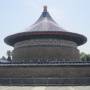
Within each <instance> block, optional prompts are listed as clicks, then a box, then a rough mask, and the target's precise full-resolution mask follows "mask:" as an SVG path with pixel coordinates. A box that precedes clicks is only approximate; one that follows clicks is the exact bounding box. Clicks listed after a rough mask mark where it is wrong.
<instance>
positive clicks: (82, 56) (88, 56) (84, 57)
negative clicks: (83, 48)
mask: <svg viewBox="0 0 90 90" xmlns="http://www.w3.org/2000/svg"><path fill="white" fill-rule="evenodd" d="M80 59H81V60H82V61H90V54H86V53H83V52H82V53H81V54H80Z"/></svg>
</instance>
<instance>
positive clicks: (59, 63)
mask: <svg viewBox="0 0 90 90" xmlns="http://www.w3.org/2000/svg"><path fill="white" fill-rule="evenodd" d="M4 41H5V42H6V43H7V44H8V45H10V46H13V47H14V50H13V51H12V59H11V60H9V61H8V62H7V63H1V64H0V84H1V85H47V86H49V85H51V86H52V85H55V86H57V85H89V84H90V72H89V71H90V62H87V61H82V60H80V53H79V50H78V49H77V47H78V46H80V45H83V44H84V43H86V41H87V38H86V37H85V36H83V35H81V34H77V33H73V32H69V31H67V30H64V29H63V28H61V27H60V26H59V25H58V24H57V23H56V22H55V21H54V20H53V18H52V17H51V16H50V14H49V12H48V11H47V6H44V9H43V12H42V14H41V16H40V17H39V19H38V20H37V21H36V22H35V23H34V24H33V25H31V26H30V27H29V28H28V30H25V31H24V32H20V33H16V34H14V35H10V36H8V37H6V38H5V40H4ZM9 58H10V54H9Z"/></svg>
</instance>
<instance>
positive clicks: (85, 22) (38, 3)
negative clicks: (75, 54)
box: [0, 0, 90, 57]
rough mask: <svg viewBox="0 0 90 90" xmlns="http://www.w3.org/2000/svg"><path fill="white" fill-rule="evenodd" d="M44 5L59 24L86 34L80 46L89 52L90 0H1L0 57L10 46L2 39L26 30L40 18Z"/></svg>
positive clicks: (81, 49) (69, 29) (82, 49)
mask: <svg viewBox="0 0 90 90" xmlns="http://www.w3.org/2000/svg"><path fill="white" fill-rule="evenodd" d="M43 5H47V6H48V11H49V12H50V14H51V16H52V17H53V18H54V20H55V21H56V22H57V23H58V24H59V25H60V27H63V28H64V29H66V30H68V31H71V32H76V33H80V34H84V35H85V36H86V37H87V38H88V42H87V43H86V44H84V45H82V46H81V47H79V49H80V51H81V52H86V53H90V0H0V51H1V53H0V57H1V56H2V55H6V51H7V50H8V49H12V48H11V47H10V46H8V45H6V44H5V43H4V41H3V39H4V38H5V37H6V36H8V35H11V34H14V33H18V32H22V31H25V29H26V28H28V27H29V26H30V25H32V24H33V23H34V22H35V21H36V20H37V19H38V18H39V16H40V14H41V12H42V9H43V8H42V7H43Z"/></svg>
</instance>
